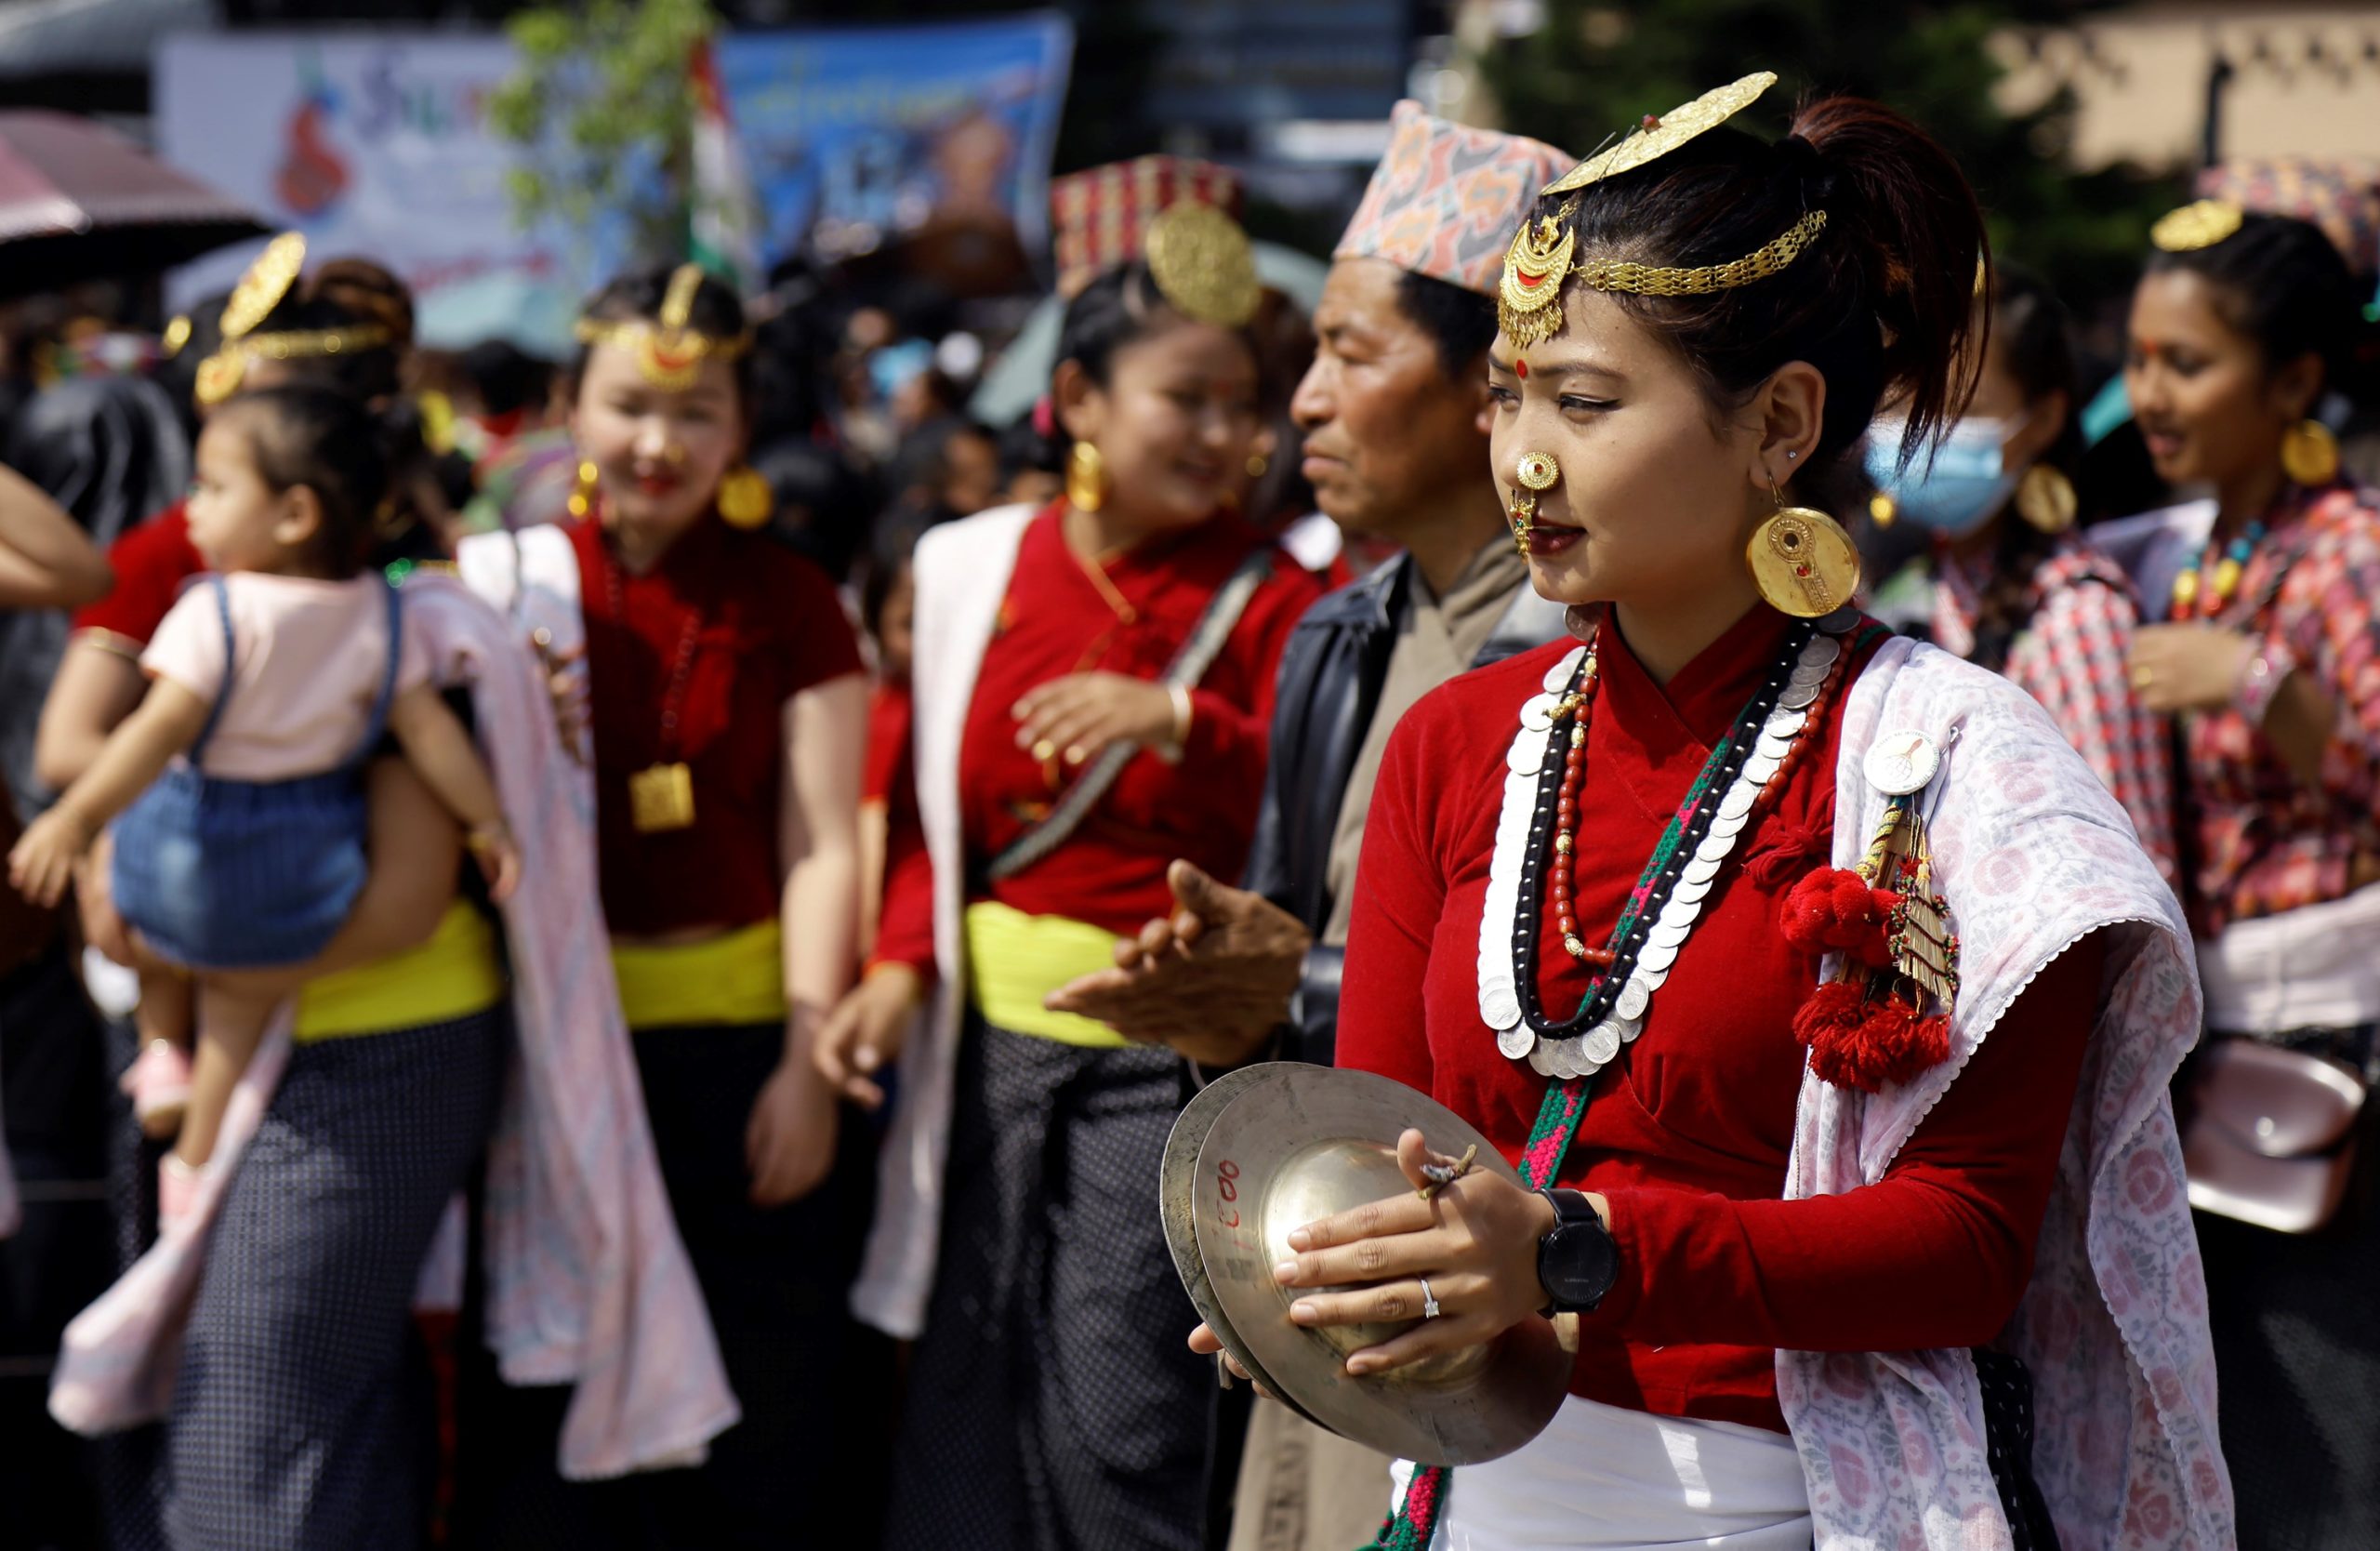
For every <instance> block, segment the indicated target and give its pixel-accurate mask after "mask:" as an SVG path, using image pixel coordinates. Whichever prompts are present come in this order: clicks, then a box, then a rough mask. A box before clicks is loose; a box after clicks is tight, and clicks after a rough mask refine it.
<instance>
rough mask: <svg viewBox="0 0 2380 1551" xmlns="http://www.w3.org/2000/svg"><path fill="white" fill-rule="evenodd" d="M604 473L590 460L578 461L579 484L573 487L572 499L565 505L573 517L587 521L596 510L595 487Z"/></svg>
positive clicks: (582, 459)
mask: <svg viewBox="0 0 2380 1551" xmlns="http://www.w3.org/2000/svg"><path fill="white" fill-rule="evenodd" d="M600 479H602V471H601V470H599V469H597V468H596V467H595V465H594V463H593V462H592V461H591V460H590V459H588V458H584V457H582V458H580V459H579V460H578V483H577V484H575V485H573V486H571V491H570V499H569V500H568V501H566V502H564V503H563V504H564V505H565V506H567V507H568V508H569V509H570V514H571V515H572V516H573V517H576V518H580V519H582V520H583V519H585V518H586V517H587V516H588V515H589V514H590V513H592V512H593V511H594V510H595V485H596V483H597V482H598V481H599V480H600Z"/></svg>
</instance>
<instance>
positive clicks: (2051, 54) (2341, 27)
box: [1992, 0, 2380, 170]
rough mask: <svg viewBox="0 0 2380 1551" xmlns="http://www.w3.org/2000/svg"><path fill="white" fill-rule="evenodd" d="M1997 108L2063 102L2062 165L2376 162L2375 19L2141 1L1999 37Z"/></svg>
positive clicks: (2340, 4)
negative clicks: (2067, 105) (2066, 133)
mask: <svg viewBox="0 0 2380 1551" xmlns="http://www.w3.org/2000/svg"><path fill="white" fill-rule="evenodd" d="M1992 50H1993V52H1994V54H1995V55H1997V56H1998V57H1999V59H2000V60H2001V61H2002V63H2003V65H2004V66H2005V67H2006V69H2007V71H2008V74H2007V76H2006V77H2005V79H2003V82H2002V83H2001V86H2000V91H1999V96H2000V99H2001V101H2002V103H2003V106H2004V107H2006V108H2007V109H2008V110H2010V111H2011V112H2013V113H2024V112H2029V111H2030V110H2031V109H2033V108H2035V107H2037V106H2038V105H2040V104H2041V103H2042V102H2043V101H2045V100H2047V99H2049V98H2051V97H2052V96H2054V95H2055V94H2056V93H2058V92H2060V91H2067V92H2070V93H2072V94H2073V99H2074V104H2075V114H2074V122H2073V137H2072V140H2071V142H2070V144H2069V149H2068V152H2067V154H2068V158H2069V161H2070V162H2071V163H2072V165H2074V166H2076V167H2078V168H2081V169H2084V170H2090V169H2095V168H2098V167H2104V166H2112V165H2115V164H2118V163H2123V162H2131V163H2135V164H2137V165H2139V166H2145V167H2151V168H2158V169H2167V170H2178V169H2187V168H2191V167H2195V166H2202V165H2207V164H2212V163H2215V162H2218V161H2222V160H2224V159H2226V158H2228V157H2235V156H2283V155H2287V156H2305V157H2311V158H2318V159H2333V158H2343V157H2380V6H2373V5H2371V4H2369V3H2368V0H2367V3H2360V4H2359V3H2355V0H2329V3H2321V0H2280V3H2264V4H2259V3H2255V0H2149V3H2147V4H2140V5H2132V6H2125V7H2119V8H2116V9H2113V10H2109V11H2105V12H2100V13H2096V14H2091V15H2087V16H2084V17H2083V18H2081V19H2079V20H2074V21H2072V22H2069V23H2068V24H2066V25H2063V26H2057V27H2025V28H2011V29H2008V30H2006V31H2004V32H2003V33H2000V34H1999V35H1998V36H1997V37H1996V38H1995V39H1994V40H1993V43H1992Z"/></svg>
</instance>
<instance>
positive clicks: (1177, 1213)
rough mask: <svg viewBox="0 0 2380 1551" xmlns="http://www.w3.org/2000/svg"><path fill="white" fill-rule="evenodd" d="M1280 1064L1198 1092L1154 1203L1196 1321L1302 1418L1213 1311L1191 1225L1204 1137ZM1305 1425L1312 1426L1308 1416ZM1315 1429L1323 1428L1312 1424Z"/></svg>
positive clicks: (1177, 1129) (1176, 1129)
mask: <svg viewBox="0 0 2380 1551" xmlns="http://www.w3.org/2000/svg"><path fill="white" fill-rule="evenodd" d="M1279 1064H1280V1063H1269V1064H1265V1065H1260V1066H1254V1067H1239V1068H1238V1069H1237V1070H1236V1071H1228V1072H1225V1073H1224V1074H1223V1076H1221V1077H1219V1078H1216V1079H1215V1080H1213V1081H1211V1082H1210V1083H1208V1084H1207V1085H1206V1086H1205V1087H1204V1088H1201V1089H1199V1090H1198V1092H1197V1094H1196V1095H1194V1096H1193V1097H1192V1098H1191V1100H1190V1102H1189V1103H1188V1104H1187V1105H1185V1106H1183V1110H1182V1113H1181V1114H1180V1115H1179V1116H1177V1117H1175V1119H1174V1121H1173V1130H1172V1131H1171V1132H1170V1133H1168V1134H1167V1136H1166V1139H1165V1157H1164V1159H1163V1160H1162V1161H1161V1162H1160V1163H1159V1164H1158V1166H1157V1213H1158V1215H1159V1216H1160V1217H1161V1218H1162V1219H1163V1221H1164V1223H1165V1246H1166V1248H1167V1249H1168V1250H1170V1251H1171V1252H1172V1253H1173V1270H1174V1274H1175V1275H1177V1276H1179V1277H1180V1278H1181V1279H1182V1286H1183V1290H1184V1291H1186V1292H1187V1293H1189V1294H1190V1302H1191V1305H1192V1306H1194V1307H1196V1308H1197V1311H1198V1317H1199V1318H1200V1319H1204V1320H1205V1321H1206V1323H1207V1328H1208V1329H1209V1330H1210V1331H1212V1332H1215V1337H1216V1339H1218V1340H1220V1341H1221V1342H1222V1343H1223V1349H1224V1350H1225V1351H1227V1352H1229V1353H1230V1354H1231V1356H1232V1359H1233V1360H1234V1361H1236V1362H1237V1363H1238V1364H1239V1365H1240V1367H1241V1368H1243V1369H1245V1370H1246V1371H1247V1372H1248V1374H1249V1376H1250V1378H1252V1379H1254V1380H1255V1381H1256V1382H1257V1383H1259V1384H1261V1385H1263V1386H1264V1387H1265V1388H1266V1389H1268V1390H1271V1391H1272V1392H1273V1394H1274V1395H1275V1396H1276V1397H1281V1398H1282V1399H1283V1401H1284V1403H1285V1404H1287V1405H1288V1406H1289V1409H1290V1410H1291V1411H1295V1412H1298V1413H1299V1414H1300V1415H1304V1414H1305V1412H1304V1411H1303V1409H1302V1407H1300V1406H1299V1405H1298V1403H1297V1402H1296V1401H1294V1400H1289V1399H1287V1398H1286V1396H1285V1395H1284V1393H1283V1391H1282V1389H1281V1386H1280V1385H1277V1384H1276V1383H1274V1382H1273V1379H1272V1376H1271V1375H1270V1374H1268V1373H1266V1372H1264V1371H1263V1368H1262V1367H1261V1366H1260V1365H1259V1364H1258V1362H1257V1361H1256V1359H1255V1357H1254V1356H1253V1355H1252V1354H1250V1351H1249V1350H1248V1344H1247V1343H1246V1342H1244V1341H1242V1340H1240V1339H1239V1333H1238V1332H1236V1331H1235V1330H1233V1329H1232V1325H1231V1320H1230V1319H1229V1318H1228V1317H1227V1316H1226V1315H1225V1314H1224V1313H1223V1310H1222V1309H1221V1308H1220V1307H1218V1306H1216V1304H1215V1300H1214V1292H1213V1289H1212V1288H1211V1287H1210V1285H1209V1283H1208V1281H1207V1268H1206V1267H1205V1266H1202V1265H1200V1264H1199V1261H1198V1235H1197V1229H1196V1228H1195V1227H1193V1226H1191V1221H1190V1215H1191V1213H1190V1200H1191V1197H1192V1195H1193V1194H1194V1193H1195V1190H1194V1186H1195V1185H1196V1182H1197V1177H1198V1148H1199V1147H1201V1146H1203V1145H1204V1144H1205V1142H1206V1140H1207V1133H1208V1131H1209V1130H1210V1128H1212V1126H1213V1125H1214V1123H1215V1118H1216V1117H1217V1116H1219V1115H1221V1114H1222V1113H1223V1108H1224V1107H1225V1106H1227V1105H1229V1104H1230V1103H1231V1101H1232V1100H1233V1099H1234V1098H1236V1097H1237V1096H1238V1095H1239V1094H1241V1093H1243V1092H1245V1091H1246V1090H1247V1089H1248V1088H1249V1087H1250V1085H1251V1084H1252V1083H1255V1082H1261V1081H1263V1074H1264V1073H1265V1072H1267V1071H1269V1070H1271V1069H1272V1067H1273V1066H1275V1065H1279ZM1306 1420H1307V1421H1309V1422H1315V1419H1314V1418H1313V1417H1311V1416H1307V1417H1306ZM1315 1425H1316V1426H1320V1425H1322V1424H1321V1423H1319V1422H1315Z"/></svg>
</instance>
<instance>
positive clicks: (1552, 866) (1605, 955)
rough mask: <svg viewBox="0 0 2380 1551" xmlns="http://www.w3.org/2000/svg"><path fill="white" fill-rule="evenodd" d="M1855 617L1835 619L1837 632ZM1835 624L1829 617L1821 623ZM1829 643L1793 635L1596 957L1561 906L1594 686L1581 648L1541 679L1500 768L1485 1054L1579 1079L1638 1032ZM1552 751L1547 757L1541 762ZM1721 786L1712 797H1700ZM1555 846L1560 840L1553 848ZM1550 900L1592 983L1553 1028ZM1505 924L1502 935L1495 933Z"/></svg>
mask: <svg viewBox="0 0 2380 1551" xmlns="http://www.w3.org/2000/svg"><path fill="white" fill-rule="evenodd" d="M1857 618H1858V616H1856V615H1853V614H1849V613H1845V614H1844V615H1843V616H1840V623H1841V625H1842V628H1844V629H1848V628H1849V627H1850V625H1851V624H1852V623H1854V622H1856V620H1857ZM1836 622H1837V621H1835V620H1830V621H1829V623H1830V624H1834V623H1836ZM1842 654H1843V647H1842V643H1841V642H1840V641H1839V640H1838V639H1837V636H1836V634H1835V633H1834V632H1833V631H1832V630H1818V629H1815V628H1813V627H1811V626H1809V625H1806V624H1797V625H1795V626H1794V627H1793V628H1792V630H1790V631H1789V632H1788V635H1787V638H1786V643H1785V647H1784V650H1783V651H1782V652H1781V653H1780V654H1779V656H1778V662H1777V664H1776V666H1775V667H1774V668H1772V669H1771V670H1770V672H1769V674H1768V676H1767V677H1766V679H1765V682H1764V683H1762V685H1761V687H1760V688H1759V689H1758V690H1756V691H1754V692H1753V694H1752V698H1751V699H1750V701H1749V702H1747V704H1746V705H1745V707H1744V709H1743V710H1742V712H1741V713H1740V714H1739V716H1738V717H1737V719H1736V722H1735V725H1734V726H1733V728H1732V729H1731V730H1730V731H1729V733H1728V735H1727V736H1726V737H1725V738H1723V739H1721V740H1720V742H1719V745H1718V746H1717V747H1716V748H1715V749H1712V753H1711V757H1710V759H1709V760H1708V761H1707V762H1705V764H1704V766H1703V768H1702V770H1701V772H1700V773H1699V775H1698V776H1697V777H1696V780H1695V783H1694V786H1693V788H1692V789H1691V790H1689V791H1688V793H1687V794H1686V801H1685V802H1683V803H1682V804H1680V806H1679V809H1678V812H1677V813H1676V814H1675V815H1673V817H1672V819H1671V821H1670V824H1669V827H1668V829H1667V830H1666V831H1665V832H1664V834H1663V836H1662V839H1661V842H1660V844H1659V845H1658V846H1657V847H1656V848H1655V850H1654V853H1653V855H1652V857H1651V859H1650V860H1649V861H1648V863H1647V864H1646V869H1645V872H1644V874H1643V876H1642V877H1640V878H1639V879H1638V880H1637V883H1636V887H1635V888H1634V889H1633V891H1632V892H1631V894H1630V896H1629V900H1628V905H1627V907H1626V908H1625V909H1624V910H1623V911H1622V913H1621V916H1620V922H1619V924H1618V926H1617V927H1616V928H1615V929H1614V931H1613V933H1612V935H1611V937H1610V939H1609V942H1608V946H1607V947H1606V948H1602V949H1591V948H1588V947H1587V946H1586V943H1585V940H1584V939H1583V938H1582V937H1581V936H1580V934H1579V929H1578V921H1577V920H1576V919H1575V916H1574V914H1573V912H1572V911H1571V910H1570V909H1569V908H1567V907H1568V905H1569V903H1570V901H1571V900H1572V898H1573V897H1574V885H1573V882H1572V874H1573V872H1574V870H1575V867H1576V835H1575V825H1576V822H1577V811H1578V793H1579V790H1580V785H1581V783H1582V782H1583V780H1584V778H1585V764H1586V738H1587V726H1588V719H1589V718H1590V716H1591V715H1592V711H1593V701H1594V698H1595V694H1594V691H1595V686H1596V683H1597V675H1596V672H1595V668H1594V658H1593V654H1592V653H1591V652H1590V651H1589V650H1588V649H1587V648H1586V647H1583V646H1582V647H1580V649H1579V650H1577V651H1575V652H1573V653H1571V654H1570V655H1569V656H1566V657H1564V658H1563V659H1562V660H1561V661H1560V662H1557V663H1556V664H1554V669H1553V670H1552V671H1550V672H1549V673H1548V674H1547V675H1546V686H1547V690H1546V693H1545V694H1544V695H1540V696H1532V697H1531V698H1530V700H1529V701H1528V702H1527V704H1526V705H1524V706H1523V707H1522V709H1521V729H1520V733H1519V735H1518V736H1516V737H1515V738H1514V741H1513V746H1512V749H1511V750H1510V751H1509V752H1508V753H1507V755H1506V757H1505V763H1506V766H1507V768H1508V769H1509V770H1510V771H1511V775H1508V776H1507V778H1506V780H1505V787H1504V807H1503V813H1502V815H1501V820H1500V822H1499V824H1498V826H1497V833H1496V847H1495V852H1494V855H1493V857H1492V859H1491V863H1490V867H1489V872H1488V897H1487V900H1486V902H1485V911H1484V914H1483V917H1482V920H1481V922H1480V935H1479V1011H1480V1017H1481V1019H1482V1020H1483V1021H1484V1022H1485V1023H1486V1024H1487V1025H1488V1027H1490V1028H1492V1029H1494V1030H1495V1031H1496V1042H1497V1048H1498V1049H1499V1050H1501V1052H1502V1053H1503V1054H1505V1055H1506V1056H1508V1057H1510V1058H1512V1059H1514V1060H1523V1059H1526V1060H1527V1062H1528V1063H1529V1066H1530V1067H1531V1068H1532V1069H1534V1070H1536V1071H1538V1072H1539V1073H1540V1074H1541V1075H1544V1076H1548V1077H1559V1078H1572V1077H1582V1076H1588V1075H1591V1074H1592V1073H1593V1072H1594V1071H1596V1070H1598V1069H1600V1068H1601V1067H1603V1066H1605V1065H1606V1064H1607V1063H1608V1062H1610V1061H1611V1060H1612V1059H1613V1058H1615V1057H1616V1056H1617V1055H1618V1054H1620V1047H1621V1046H1622V1045H1624V1044H1626V1043H1627V1042H1628V1041H1632V1040H1633V1039H1634V1038H1635V1037H1636V1035H1637V1034H1638V1033H1639V1032H1641V1031H1642V1029H1643V1027H1644V1019H1645V1014H1646V1008H1647V1007H1648V1006H1649V1004H1650V1002H1651V1000H1652V995H1653V993H1654V992H1655V991H1657V990H1659V988H1660V987H1661V985H1662V983H1663V982H1664V981H1666V979H1667V978H1668V975H1669V970H1670V966H1671V965H1672V964H1673V963H1674V962H1675V961H1676V958H1677V954H1678V950H1679V949H1680V948H1682V947H1683V946H1684V944H1685V941H1686V936H1687V935H1688V934H1689V933H1690V932H1691V931H1692V930H1693V926H1694V922H1695V920H1696V918H1697V917H1698V916H1699V913H1700V910H1701V905H1702V901H1703V900H1704V898H1705V897H1707V896H1708V895H1709V894H1710V893H1711V890H1712V886H1713V882H1714V880H1715V879H1716V877H1717V874H1718V870H1719V867H1720V864H1721V863H1722V862H1724V861H1725V860H1726V857H1727V855H1729V854H1730V852H1732V851H1733V849H1734V847H1735V842H1736V837H1737V836H1739V834H1741V833H1742V832H1743V830H1744V829H1746V828H1747V827H1749V825H1750V824H1751V823H1752V820H1753V818H1754V816H1755V812H1754V810H1755V807H1758V808H1759V809H1760V810H1761V811H1763V812H1765V809H1766V807H1767V805H1768V803H1769V802H1773V801H1774V799H1772V798H1768V797H1767V795H1766V789H1767V788H1768V787H1769V786H1771V785H1772V784H1774V783H1775V781H1776V777H1777V775H1778V772H1779V771H1780V770H1781V769H1783V768H1784V766H1785V764H1786V762H1787V761H1788V760H1790V759H1791V758H1792V754H1793V752H1794V749H1795V746H1796V745H1797V744H1798V743H1799V742H1800V741H1801V738H1800V735H1801V732H1802V729H1803V727H1804V726H1805V724H1806V723H1807V722H1808V720H1809V716H1810V711H1811V708H1812V706H1813V705H1814V703H1815V702H1816V701H1817V699H1818V696H1820V695H1821V694H1822V693H1824V691H1825V688H1826V686H1827V685H1828V684H1829V683H1831V681H1832V679H1833V678H1834V677H1835V674H1836V667H1835V665H1836V664H1837V662H1838V661H1839V660H1840V659H1841V657H1842ZM1557 751H1558V752H1560V754H1561V755H1562V757H1561V758H1560V759H1559V760H1555V759H1554V758H1553V757H1552V756H1553V755H1554V753H1555V752H1557ZM1722 789H1724V790H1725V795H1724V796H1723V797H1714V794H1716V793H1718V792H1720V791H1721V790H1722ZM1566 842H1567V843H1566ZM1549 896H1550V897H1551V899H1552V900H1553V901H1554V914H1555V917H1556V925H1557V928H1558V930H1557V932H1556V935H1555V940H1556V941H1557V942H1559V943H1560V945H1561V947H1562V948H1563V950H1564V951H1565V952H1567V953H1569V954H1570V955H1571V957H1573V958H1574V959H1576V960H1578V961H1580V962H1581V963H1584V964H1586V965H1587V966H1588V967H1589V968H1590V969H1591V970H1595V971H1598V972H1600V973H1599V974H1597V976H1596V978H1595V979H1594V980H1593V982H1592V984H1591V985H1590V987H1589V988H1588V992H1587V995H1586V997H1585V998H1584V999H1583V1001H1582V1003H1581V1005H1580V1008H1579V1010H1578V1012H1577V1014H1574V1015H1573V1016H1571V1017H1569V1018H1567V1019H1561V1020H1556V1019H1555V1018H1554V1017H1553V1016H1552V1015H1551V1014H1548V1013H1547V1012H1546V1011H1545V1009H1544V1007H1543V1005H1542V1004H1541V1002H1540V998H1539V994H1538V987H1537V974H1538V959H1539V952H1540V937H1541V923H1542V921H1543V920H1544V915H1543V912H1544V910H1545V908H1546V904H1547V900H1548V898H1549ZM1505 923H1509V933H1510V935H1509V936H1507V935H1506V931H1507V927H1506V924H1505Z"/></svg>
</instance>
